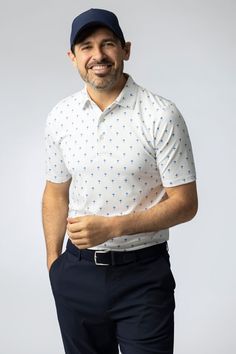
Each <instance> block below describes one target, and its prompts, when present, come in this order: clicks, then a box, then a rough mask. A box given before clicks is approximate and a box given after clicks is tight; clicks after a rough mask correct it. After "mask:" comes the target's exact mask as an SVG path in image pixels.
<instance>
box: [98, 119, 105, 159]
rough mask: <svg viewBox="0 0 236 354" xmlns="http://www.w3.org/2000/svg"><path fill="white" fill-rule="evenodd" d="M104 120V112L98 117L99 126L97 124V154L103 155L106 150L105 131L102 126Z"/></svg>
mask: <svg viewBox="0 0 236 354" xmlns="http://www.w3.org/2000/svg"><path fill="white" fill-rule="evenodd" d="M103 121H104V115H103V113H102V114H101V115H100V117H99V118H98V126H97V155H101V154H102V153H103V152H104V151H103V150H104V149H103V145H104V144H103V140H104V133H103V132H102V129H101V128H102V126H103Z"/></svg>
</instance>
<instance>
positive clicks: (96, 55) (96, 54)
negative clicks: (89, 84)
mask: <svg viewBox="0 0 236 354" xmlns="http://www.w3.org/2000/svg"><path fill="white" fill-rule="evenodd" d="M92 57H93V60H96V61H98V62H99V61H102V60H103V59H104V58H106V54H105V53H104V51H103V48H102V47H100V46H97V47H96V48H94V50H93V55H92Z"/></svg>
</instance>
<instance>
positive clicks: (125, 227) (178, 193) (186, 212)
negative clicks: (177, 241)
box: [113, 182, 198, 237]
mask: <svg viewBox="0 0 236 354" xmlns="http://www.w3.org/2000/svg"><path fill="white" fill-rule="evenodd" d="M165 191H166V198H165V199H164V200H163V201H161V202H160V203H158V204H156V205H154V206H153V207H152V208H149V209H147V210H145V211H140V212H136V213H131V214H127V215H122V216H116V217H115V218H114V224H113V225H114V226H113V227H114V233H115V237H119V236H122V235H132V234H136V233H142V232H151V231H159V230H163V229H167V228H169V227H171V226H174V225H177V224H181V223H184V222H186V221H189V220H191V219H192V218H193V217H194V216H195V214H196V213H197V209H198V198H197V188H196V182H191V183H187V184H183V185H180V186H177V187H170V188H169V187H168V188H165Z"/></svg>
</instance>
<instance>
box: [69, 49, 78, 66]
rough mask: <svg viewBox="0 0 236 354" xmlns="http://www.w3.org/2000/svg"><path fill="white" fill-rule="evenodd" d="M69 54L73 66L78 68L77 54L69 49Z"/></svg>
mask: <svg viewBox="0 0 236 354" xmlns="http://www.w3.org/2000/svg"><path fill="white" fill-rule="evenodd" d="M67 55H68V57H69V58H70V60H71V61H72V64H73V66H74V67H75V68H76V69H77V60H76V56H75V55H74V53H72V51H71V50H69V51H68V52H67Z"/></svg>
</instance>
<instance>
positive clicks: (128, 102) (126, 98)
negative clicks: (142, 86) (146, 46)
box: [80, 74, 138, 109]
mask: <svg viewBox="0 0 236 354" xmlns="http://www.w3.org/2000/svg"><path fill="white" fill-rule="evenodd" d="M125 75H127V76H128V79H127V81H126V83H125V86H124V87H123V89H122V91H121V92H120V94H119V95H118V97H117V98H116V99H115V100H114V102H113V103H112V105H114V104H116V105H119V106H122V107H124V108H129V109H134V107H135V103H136V98H137V95H136V93H137V88H138V85H137V84H136V83H135V81H134V80H133V79H132V77H131V76H130V75H128V74H125ZM80 92H81V106H82V108H83V109H85V108H86V105H87V104H88V103H91V104H94V102H93V100H92V99H91V97H90V96H89V94H88V91H87V89H86V85H85V86H84V88H83V89H82V90H81V91H80Z"/></svg>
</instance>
